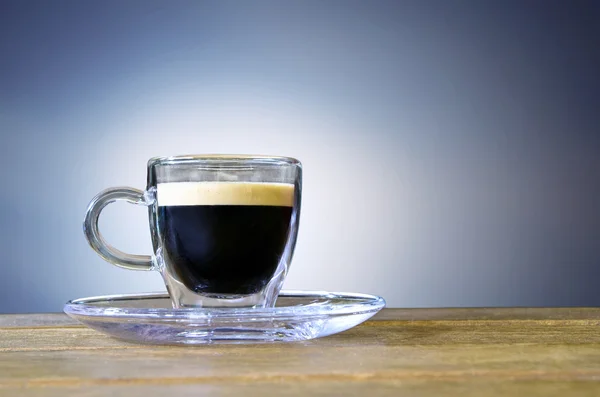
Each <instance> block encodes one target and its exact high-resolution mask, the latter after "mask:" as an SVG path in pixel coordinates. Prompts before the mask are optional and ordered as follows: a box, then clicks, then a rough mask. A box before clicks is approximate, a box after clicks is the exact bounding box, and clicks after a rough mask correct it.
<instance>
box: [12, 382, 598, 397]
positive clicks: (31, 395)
mask: <svg viewBox="0 0 600 397" xmlns="http://www.w3.org/2000/svg"><path fill="white" fill-rule="evenodd" d="M598 392H599V389H598V383H596V382H589V381H546V380H531V381H519V380H516V381H508V382H507V381H496V380H487V379H482V380H479V379H477V380H473V381H472V382H457V381H454V380H425V381H424V380H402V381H398V382H395V381H391V382H381V381H364V382H363V381H361V382H337V381H336V382H330V381H318V382H308V383H307V382H294V383H289V382H251V383H239V384H227V385H225V384H223V383H206V384H175V385H140V384H128V385H126V386H122V385H110V384H107V385H94V386H89V385H77V386H60V387H33V388H31V387H27V388H14V387H10V388H4V389H3V388H2V386H0V396H6V397H9V396H10V397H13V396H19V397H21V396H25V397H75V396H76V397H100V396H112V397H132V396H133V397H135V396H142V397H164V396H169V395H173V396H177V397H202V396H219V397H239V396H260V397H280V396H311V397H325V396H327V397H329V396H347V397H358V396H360V397H364V396H369V397H398V396H419V397H429V396H431V397H438V396H461V397H493V396H527V397H538V396H539V397H564V396H569V397H597V396H598V395H599V394H598Z"/></svg>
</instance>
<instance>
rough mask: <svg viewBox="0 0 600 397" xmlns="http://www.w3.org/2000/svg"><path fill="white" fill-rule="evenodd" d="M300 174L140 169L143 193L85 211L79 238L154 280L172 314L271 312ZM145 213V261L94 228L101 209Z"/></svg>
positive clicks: (292, 228)
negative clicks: (128, 207) (154, 275)
mask: <svg viewBox="0 0 600 397" xmlns="http://www.w3.org/2000/svg"><path fill="white" fill-rule="evenodd" d="M301 193H302V165H301V164H300V162H299V161H298V160H296V159H293V158H289V157H271V156H248V155H189V156H173V157H155V158H152V159H150V160H149V161H148V178H147V185H146V190H144V191H142V190H138V189H134V188H130V187H116V188H110V189H106V190H104V191H102V192H101V193H99V194H98V195H97V196H96V197H94V198H93V199H92V201H91V202H90V204H89V206H88V209H87V212H86V216H85V221H84V233H85V236H86V238H87V240H88V242H89V244H90V246H91V247H92V248H93V249H94V250H95V251H96V252H97V253H98V255H100V256H101V257H102V258H103V259H104V260H106V261H107V262H109V263H112V264H114V265H116V266H119V267H122V268H125V269H132V270H154V271H158V272H160V274H161V275H162V278H163V280H164V282H165V285H166V287H167V291H168V293H169V295H170V297H171V300H172V303H173V307H175V308H185V307H255V308H265V307H273V306H274V305H275V301H276V299H277V296H278V294H279V292H280V290H281V287H282V285H283V282H284V280H285V277H286V275H287V272H288V269H289V267H290V263H291V260H292V256H293V253H294V248H295V245H296V240H297V236H298V226H299V218H300V204H301ZM119 200H123V201H126V202H129V203H132V204H137V205H142V206H146V207H148V217H149V224H150V232H151V233H150V234H151V238H152V247H153V255H150V256H148V255H132V254H127V253H124V252H122V251H119V250H118V249H116V248H114V247H112V246H111V245H109V244H108V243H107V242H106V241H105V240H104V238H103V237H102V235H101V234H100V231H99V229H98V218H99V216H100V213H101V212H102V209H103V208H104V207H105V206H106V205H108V204H110V203H112V202H115V201H119Z"/></svg>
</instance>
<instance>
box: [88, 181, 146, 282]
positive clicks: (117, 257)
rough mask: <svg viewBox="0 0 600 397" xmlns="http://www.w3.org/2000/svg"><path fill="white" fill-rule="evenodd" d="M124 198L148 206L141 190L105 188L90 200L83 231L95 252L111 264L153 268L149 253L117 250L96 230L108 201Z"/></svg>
mask: <svg viewBox="0 0 600 397" xmlns="http://www.w3.org/2000/svg"><path fill="white" fill-rule="evenodd" d="M119 200H124V201H127V202H128V203H131V204H137V205H143V206H148V205H149V203H148V201H147V200H146V196H145V194H144V192H143V191H141V190H139V189H134V188H131V187H115V188H110V189H106V190H104V191H102V192H100V193H98V195H97V196H96V197H94V198H93V199H92V201H91V202H90V204H89V206H88V208H87V211H86V213H85V220H84V221H83V233H84V234H85V237H86V239H87V241H88V243H89V244H90V246H91V247H92V249H93V250H94V251H96V253H98V255H100V256H101V257H102V259H104V260H105V261H107V262H109V263H112V264H113V265H116V266H119V267H122V268H125V269H130V270H153V269H154V263H153V261H152V257H151V256H149V255H131V254H126V253H125V252H122V251H119V250H118V249H116V248H114V247H112V246H111V245H110V244H108V243H107V242H106V240H104V238H103V237H102V235H101V234H100V230H98V218H99V217H100V213H101V212H102V210H103V209H104V207H106V206H107V205H108V204H110V203H114V202H115V201H119Z"/></svg>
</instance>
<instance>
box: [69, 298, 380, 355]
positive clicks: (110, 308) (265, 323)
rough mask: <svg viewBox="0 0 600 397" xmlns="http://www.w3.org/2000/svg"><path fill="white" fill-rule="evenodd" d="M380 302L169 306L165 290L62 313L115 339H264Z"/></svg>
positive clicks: (350, 320) (359, 314)
mask: <svg viewBox="0 0 600 397" xmlns="http://www.w3.org/2000/svg"><path fill="white" fill-rule="evenodd" d="M384 306H385V301H384V300H383V298H381V297H378V296H373V295H366V294H357V293H330V292H321V291H282V292H281V293H280V294H279V298H278V299H277V304H276V306H275V307H274V308H268V309H250V308H239V309H238V308H235V309H233V308H228V309H215V308H207V309H202V308H185V309H173V308H172V306H171V300H170V299H169V296H168V295H167V294H166V293H162V294H137V295H112V296H100V297H93V298H82V299H75V300H72V301H69V302H67V304H66V305H65V307H64V311H65V313H67V314H68V315H69V316H71V317H72V318H74V319H76V320H79V321H80V322H82V323H83V324H85V325H87V326H88V327H90V328H93V329H95V330H98V331H100V332H103V333H105V334H108V335H110V336H114V337H116V338H119V339H124V340H128V341H133V342H138V343H150V344H192V345H193V344H208V343H269V342H292V341H302V340H308V339H314V338H320V337H323V336H328V335H332V334H336V333H338V332H342V331H345V330H347V329H350V328H352V327H354V326H356V325H358V324H360V323H362V322H363V321H365V320H367V319H368V318H370V317H371V316H373V315H374V314H375V313H377V312H378V311H379V310H381V309H382V308H383V307H384Z"/></svg>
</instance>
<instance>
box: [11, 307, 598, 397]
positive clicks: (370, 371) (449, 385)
mask: <svg viewBox="0 0 600 397" xmlns="http://www.w3.org/2000/svg"><path fill="white" fill-rule="evenodd" d="M168 394H173V395H174V396H177V397H184V396H203V395H207V396H290V395H299V396H300V395H302V396H373V397H376V396H413V395H414V396H446V395H459V396H461V397H469V396H478V397H481V396H496V395H511V396H567V395H568V396H594V397H597V396H600V309H583V308H579V309H568V308H561V309H524V308H523V309H413V310H401V309H386V310H384V311H382V312H381V313H380V314H379V315H378V316H377V317H376V318H374V319H373V320H372V321H369V322H367V323H365V324H363V325H361V326H359V327H357V328H354V329H352V330H350V331H347V332H344V333H342V334H339V335H334V336H330V337H327V338H323V339H318V340H314V341H310V342H303V343H293V344H279V345H253V346H235V345H213V346H200V347H160V346H158V347H157V346H154V347H153V346H142V345H135V344H130V343H125V342H121V341H118V340H115V339H111V338H109V337H106V336H104V335H102V334H100V333H98V332H96V331H93V330H90V329H88V328H84V327H82V326H79V325H77V324H76V323H74V322H73V321H71V320H69V319H68V318H67V317H66V316H64V315H62V314H31V315H3V316H0V396H11V397H12V396H15V397H17V396H25V397H27V396H87V397H91V396H101V395H110V396H145V397H152V396H167V395H168Z"/></svg>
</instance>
